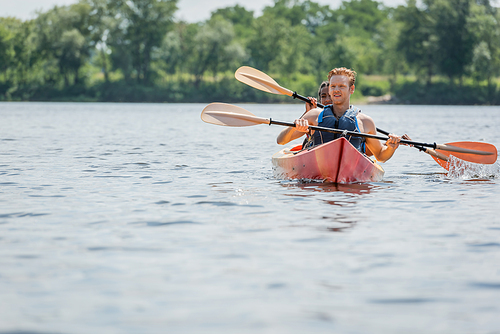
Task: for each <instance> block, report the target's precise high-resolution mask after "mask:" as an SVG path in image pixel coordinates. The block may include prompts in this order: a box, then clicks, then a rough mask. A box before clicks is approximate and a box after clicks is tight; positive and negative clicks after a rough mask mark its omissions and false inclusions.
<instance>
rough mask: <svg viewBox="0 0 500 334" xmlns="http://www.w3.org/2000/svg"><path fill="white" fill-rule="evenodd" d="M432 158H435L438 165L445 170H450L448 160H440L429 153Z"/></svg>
mask: <svg viewBox="0 0 500 334" xmlns="http://www.w3.org/2000/svg"><path fill="white" fill-rule="evenodd" d="M431 157H432V159H434V160H436V162H437V163H438V164H439V166H441V167H443V168H444V169H446V170H450V165H449V164H448V160H441V159H439V158H438V157H435V156H433V155H431Z"/></svg>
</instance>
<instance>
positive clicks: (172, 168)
mask: <svg viewBox="0 0 500 334" xmlns="http://www.w3.org/2000/svg"><path fill="white" fill-rule="evenodd" d="M204 106H205V105H203V104H78V103H0V145H1V146H0V147H1V148H0V333H2V334H5V333H21V332H22V333H36V334H38V333H40V334H43V333H64V334H70V333H75V334H76V333H424V332H425V333H500V316H499V314H500V265H499V264H500V219H499V214H500V200H499V198H500V173H499V165H498V163H497V164H495V165H489V166H486V167H482V168H479V167H476V166H474V167H471V168H472V172H470V173H469V172H467V173H455V174H449V173H447V172H446V170H444V169H443V168H441V167H440V166H439V165H438V164H437V163H436V162H434V160H433V159H432V158H431V157H430V156H428V155H426V154H425V153H422V152H419V151H418V150H416V149H414V148H410V147H400V148H399V149H398V151H397V152H396V154H395V156H394V157H393V158H392V159H391V160H389V161H388V162H387V163H385V164H382V166H383V167H384V169H385V171H386V174H385V176H384V179H383V180H382V181H381V182H377V183H370V184H355V185H334V184H307V183H300V182H297V181H286V180H278V179H276V178H274V177H273V172H272V166H271V155H272V154H273V153H275V152H277V151H278V150H279V149H281V146H279V145H277V144H276V141H275V138H276V136H277V134H278V133H279V131H281V130H282V128H281V127H277V126H273V127H269V126H266V125H258V126H252V127H245V128H230V127H221V126H215V125H211V124H206V123H203V122H202V121H201V120H200V113H201V111H202V109H203V107H204ZM240 106H241V107H243V108H245V109H247V110H249V111H251V112H253V113H254V114H256V115H257V116H261V117H267V118H268V117H272V118H273V119H275V120H282V121H293V119H294V118H295V117H297V116H299V115H301V114H302V112H303V105H299V104H294V105H258V104H247V105H240ZM361 108H362V109H363V111H364V112H365V113H366V114H368V115H370V116H372V118H373V119H374V120H375V122H376V125H377V126H378V127H379V128H382V129H385V130H388V131H391V132H395V133H398V134H403V133H408V134H409V135H410V136H411V137H412V139H413V140H416V141H421V142H430V143H432V142H437V143H447V142H453V141H485V142H488V143H491V144H494V145H495V146H497V148H498V147H500V132H499V131H498V125H499V124H500V108H499V107H470V106H469V107H452V106H396V105H390V106H380V105H369V106H361ZM298 142H299V141H297V143H298Z"/></svg>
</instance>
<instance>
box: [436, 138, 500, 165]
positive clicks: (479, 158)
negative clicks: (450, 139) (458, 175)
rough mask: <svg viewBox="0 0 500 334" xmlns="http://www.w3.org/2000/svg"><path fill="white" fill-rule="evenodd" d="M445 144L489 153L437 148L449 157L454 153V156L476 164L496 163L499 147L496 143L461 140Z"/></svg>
mask: <svg viewBox="0 0 500 334" xmlns="http://www.w3.org/2000/svg"><path fill="white" fill-rule="evenodd" d="M445 145H446V146H455V147H459V148H462V149H466V150H474V151H480V152H487V153H488V154H487V155H485V154H474V153H461V152H450V151H444V150H440V149H436V151H437V152H439V153H440V154H443V155H445V156H447V157H449V156H450V155H453V156H454V157H457V158H459V159H461V160H464V161H469V162H474V163H476V164H486V165H491V164H494V163H495V162H496V161H497V148H496V147H495V146H494V145H491V144H488V143H480V142H472V141H460V142H454V143H447V144H445ZM436 161H437V160H436ZM438 163H439V162H438ZM440 165H441V164H440Z"/></svg>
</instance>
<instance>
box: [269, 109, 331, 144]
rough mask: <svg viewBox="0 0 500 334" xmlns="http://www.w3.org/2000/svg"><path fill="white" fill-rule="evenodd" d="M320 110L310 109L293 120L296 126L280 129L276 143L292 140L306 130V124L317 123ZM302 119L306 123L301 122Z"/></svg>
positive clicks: (285, 142)
mask: <svg viewBox="0 0 500 334" xmlns="http://www.w3.org/2000/svg"><path fill="white" fill-rule="evenodd" d="M322 110H323V109H320V108H315V109H311V110H309V111H308V112H307V113H306V114H305V115H302V118H299V119H297V120H295V124H297V127H295V128H292V127H289V128H286V129H284V130H283V131H281V132H280V134H279V135H278V138H277V139H276V141H277V142H278V144H280V145H285V144H287V143H289V142H291V141H292V140H295V139H297V138H300V137H302V136H303V135H304V134H305V133H306V132H307V126H309V125H317V123H318V121H317V120H318V115H319V113H320V112H321V111H322ZM304 120H306V121H307V123H305V122H303V121H304Z"/></svg>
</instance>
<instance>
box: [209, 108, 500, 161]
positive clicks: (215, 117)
mask: <svg viewBox="0 0 500 334" xmlns="http://www.w3.org/2000/svg"><path fill="white" fill-rule="evenodd" d="M201 119H202V120H203V121H204V122H206V123H210V124H216V125H224V126H233V127H239V126H252V125H257V124H269V125H271V124H275V125H282V126H289V127H295V123H289V122H281V121H274V120H272V119H271V118H262V117H257V116H255V115H254V114H252V113H251V112H250V111H248V110H245V109H243V108H241V107H237V106H234V105H231V104H227V103H211V104H209V105H208V106H206V107H205V108H204V109H203V111H202V113H201ZM309 129H310V130H317V131H324V132H331V133H337V134H342V135H345V136H353V137H364V138H373V139H379V140H387V139H388V138H387V137H382V136H377V135H371V134H368V133H359V132H353V131H343V130H338V129H330V128H325V127H320V126H309ZM401 143H403V144H408V145H414V146H421V147H430V148H433V149H439V150H443V151H448V152H459V153H464V154H469V155H470V154H478V155H483V156H491V157H492V158H491V159H493V158H494V161H496V157H497V151H496V148H495V146H493V145H490V144H486V146H485V148H487V150H472V149H466V148H461V147H457V146H452V145H446V144H436V143H433V144H428V143H420V142H415V141H411V140H404V139H401ZM490 146H491V147H490ZM491 159H490V160H491ZM494 161H493V162H494ZM493 162H491V163H493Z"/></svg>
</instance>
